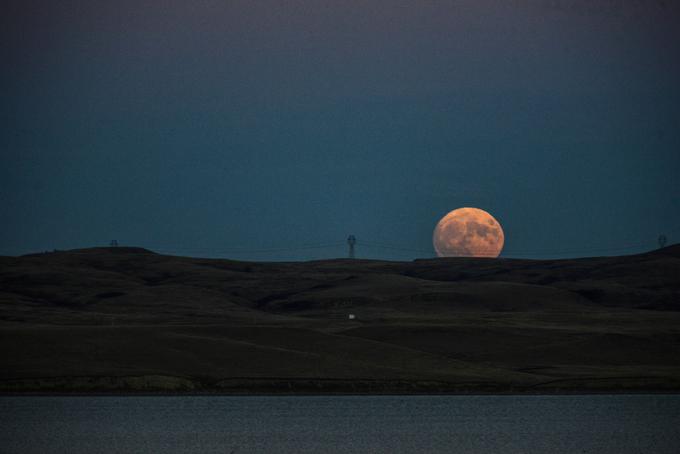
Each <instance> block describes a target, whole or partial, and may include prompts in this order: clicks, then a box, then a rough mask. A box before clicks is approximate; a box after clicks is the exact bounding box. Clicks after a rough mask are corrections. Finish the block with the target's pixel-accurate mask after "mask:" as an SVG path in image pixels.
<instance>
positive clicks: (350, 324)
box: [0, 245, 680, 393]
mask: <svg viewBox="0 0 680 454" xmlns="http://www.w3.org/2000/svg"><path fill="white" fill-rule="evenodd" d="M350 314H353V315H354V318H353V319H350V318H349V315H350ZM679 322H680V246H679V245H675V246H671V247H667V248H664V249H660V250H657V251H654V252H650V253H646V254H640V255H633V256H624V257H596V258H583V259H569V260H519V259H471V258H450V259H426V260H415V261H413V262H388V261H376V260H349V259H337V260H324V261H310V262H287V263H281V262H277V263H264V262H240V261H231V260H217V259H198V258H188V257H174V256H166V255H159V254H155V253H153V252H151V251H148V250H145V249H141V248H123V247H120V248H93V249H81V250H71V251H62V252H54V253H44V254H32V255H27V256H21V257H0V339H1V345H2V350H3V355H2V356H1V357H0V389H2V390H5V391H31V390H32V391H70V390H73V391H144V390H146V391H152V390H159V391H172V390H184V391H201V392H202V391H206V392H208V391H209V392H226V393H232V392H277V393H278V392H591V391H592V392H596V391H602V392H603V391H607V392H612V391H661V390H665V391H669V390H675V391H677V390H680V323H679Z"/></svg>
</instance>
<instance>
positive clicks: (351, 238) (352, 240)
mask: <svg viewBox="0 0 680 454" xmlns="http://www.w3.org/2000/svg"><path fill="white" fill-rule="evenodd" d="M356 242H357V239H356V237H355V236H354V235H350V236H348V237H347V244H348V245H349V258H351V259H353V258H354V245H355V244H356Z"/></svg>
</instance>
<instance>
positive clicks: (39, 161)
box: [0, 0, 680, 260]
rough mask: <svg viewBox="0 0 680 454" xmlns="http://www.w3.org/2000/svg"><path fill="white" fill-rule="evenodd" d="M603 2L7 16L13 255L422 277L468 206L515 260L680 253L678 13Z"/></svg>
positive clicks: (263, 4)
mask: <svg viewBox="0 0 680 454" xmlns="http://www.w3.org/2000/svg"><path fill="white" fill-rule="evenodd" d="M592 3H593V2H590V1H586V0H571V1H567V0H564V1H561V0H552V1H538V0H515V1H511V2H508V1H501V0H497V1H495V0H494V1H492V0H485V1H479V0H474V1H473V0H460V1H422V2H421V1H385V0H379V1H376V0H373V1H368V0H365V1H356V0H355V1H343V2H340V1H319V0H314V1H311V0H310V1H252V0H248V1H224V0H223V1H207V0H193V1H177V0H173V1H149V0H147V1H140V0H135V1H119V2H110V1H102V0H94V1H93V0H87V1H86V0H74V1H59V2H54V1H30V0H28V1H26V0H23V1H15V0H10V1H9V2H7V1H5V2H3V7H2V10H1V14H0V17H1V18H0V22H1V23H0V52H1V54H0V57H1V60H0V61H1V62H2V63H1V64H2V71H0V81H1V85H0V89H1V90H2V91H1V94H2V103H0V114H1V115H2V124H1V126H0V198H1V206H2V224H1V227H0V254H7V255H13V254H22V253H28V252H34V251H41V250H46V249H54V248H57V249H67V248H75V247H89V246H97V245H105V244H107V243H108V241H110V240H111V239H114V238H115V239H117V240H118V241H119V242H120V243H121V244H125V245H138V246H145V247H149V248H151V249H155V250H160V251H168V252H175V253H178V254H187V255H204V256H229V257H233V258H238V259H256V260H282V259H291V260H296V259H309V258H327V257H337V256H344V255H345V254H346V247H345V246H343V245H342V243H343V241H344V240H345V239H346V237H347V235H348V234H350V233H352V234H354V235H356V237H357V239H358V244H357V255H358V256H359V257H372V258H391V259H410V258H414V257H419V256H420V257H424V256H428V255H430V256H431V255H433V254H434V251H433V249H432V243H431V240H432V231H433V229H434V227H435V225H436V223H437V221H438V220H439V218H440V217H442V216H443V215H444V214H446V213H447V212H448V211H450V210H453V209H455V208H458V207H462V206H475V207H479V208H482V209H484V210H486V211H488V212H490V213H492V214H493V215H494V216H495V217H496V218H497V219H498V221H499V222H500V223H501V224H502V226H503V228H504V230H505V235H506V246H505V253H504V255H506V256H516V257H544V256H555V257H563V256H578V255H598V254H616V253H628V252H635V251H642V250H647V249H650V248H652V247H654V246H655V245H656V237H657V235H658V234H659V233H662V232H665V233H666V234H667V236H668V237H669V240H670V242H678V241H679V239H680V177H679V175H680V85H679V84H678V80H680V59H679V58H678V55H680V33H679V32H678V31H677V24H678V23H680V7H678V6H677V4H676V3H675V2H669V1H656V2H655V1H635V0H630V1H624V0H600V1H599V2H597V5H593V4H592ZM362 241H371V242H377V243H381V244H383V245H392V246H397V247H403V248H405V249H412V251H409V250H404V251H400V250H391V249H380V248H369V247H368V245H366V244H363V245H362ZM326 243H339V246H338V247H335V248H328V249H304V250H300V251H268V250H269V249H278V248H288V247H291V248H296V247H298V246H305V245H317V244H326ZM232 248H236V249H239V248H240V249H243V250H244V251H250V250H258V251H259V250H261V249H265V250H267V251H262V252H233V251H232V252H230V251H229V250H230V249H232ZM600 249H602V250H601V251H600Z"/></svg>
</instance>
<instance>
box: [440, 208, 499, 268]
mask: <svg viewBox="0 0 680 454" xmlns="http://www.w3.org/2000/svg"><path fill="white" fill-rule="evenodd" d="M504 243H505V235H504V234H503V229H502V228H501V225H500V224H499V223H498V221H497V220H496V219H494V217H493V216H491V215H490V214H489V213H487V212H486V211H484V210H480V209H479V208H467V207H466V208H458V209H457V210H453V211H451V212H450V213H448V214H447V215H446V216H444V217H443V218H441V220H440V221H439V222H438V223H437V226H436V227H435V228H434V233H433V234H432V244H433V245H434V250H435V251H436V252H437V255H438V256H439V257H492V258H495V257H498V255H499V254H500V253H501V251H502V250H503V244H504Z"/></svg>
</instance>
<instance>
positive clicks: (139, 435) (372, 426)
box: [0, 395, 680, 454]
mask: <svg viewBox="0 0 680 454" xmlns="http://www.w3.org/2000/svg"><path fill="white" fill-rule="evenodd" d="M678 427H680V395H611V396H342V397H329V396H318V397H311V396H310V397H265V396H261V397H214V396H200V397H196V396H176V397H135V396H128V397H0V452H2V453H21V454H28V453H48V452H49V453H135V452H138V453H152V452H162V453H167V454H169V453H185V452H198V453H227V454H228V453H238V454H243V453H306V452H308V453H548V452H550V453H570V454H573V453H617V454H618V453H645V454H647V453H651V452H654V453H673V454H675V453H678V452H680V430H678Z"/></svg>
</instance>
